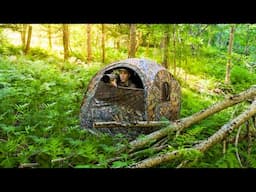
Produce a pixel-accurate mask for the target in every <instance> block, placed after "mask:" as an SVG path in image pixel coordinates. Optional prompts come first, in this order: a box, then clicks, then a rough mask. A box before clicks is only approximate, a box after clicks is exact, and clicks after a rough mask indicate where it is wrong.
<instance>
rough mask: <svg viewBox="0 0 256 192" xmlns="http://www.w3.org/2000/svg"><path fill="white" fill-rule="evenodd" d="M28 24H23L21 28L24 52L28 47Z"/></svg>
mask: <svg viewBox="0 0 256 192" xmlns="http://www.w3.org/2000/svg"><path fill="white" fill-rule="evenodd" d="M27 27H28V25H27V24H22V28H21V44H22V50H23V51H24V50H25V47H26V34H27Z"/></svg>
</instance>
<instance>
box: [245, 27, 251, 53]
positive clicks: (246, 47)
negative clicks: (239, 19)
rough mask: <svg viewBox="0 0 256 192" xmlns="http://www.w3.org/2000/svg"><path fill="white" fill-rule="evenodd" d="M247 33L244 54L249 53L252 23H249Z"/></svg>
mask: <svg viewBox="0 0 256 192" xmlns="http://www.w3.org/2000/svg"><path fill="white" fill-rule="evenodd" d="M247 27H248V28H247V34H246V41H245V48H244V55H249V40H250V25H249V24H248V25H247Z"/></svg>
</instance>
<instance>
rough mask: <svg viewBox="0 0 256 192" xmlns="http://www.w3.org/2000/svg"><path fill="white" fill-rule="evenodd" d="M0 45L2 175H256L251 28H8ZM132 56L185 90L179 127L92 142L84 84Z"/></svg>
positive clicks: (0, 34)
mask: <svg viewBox="0 0 256 192" xmlns="http://www.w3.org/2000/svg"><path fill="white" fill-rule="evenodd" d="M0 44H1V46H0V167H2V168H255V167H256V140H255V139H256V102H255V101H254V97H255V96H256V86H255V82H256V73H255V70H256V25H255V24H237V23H236V24H232V23H230V24H199V23H198V24H196V23H195V24H181V23H177V24H143V23H136V24H123V23H121V24H105V23H103V24H92V23H90V24H87V23H86V24H6V23H5V24H0ZM128 58H140V59H148V60H151V61H154V62H156V63H158V64H160V65H161V66H163V67H165V68H166V69H167V70H168V71H169V72H170V73H171V74H172V75H173V77H174V78H175V79H176V80H177V81H178V82H179V84H180V87H181V106H180V115H179V119H178V120H175V121H170V122H169V123H168V124H167V125H162V127H161V128H159V129H158V130H157V131H155V132H153V133H151V134H148V135H144V134H141V135H139V136H138V137H137V138H136V139H134V140H132V141H130V140H128V139H127V138H126V137H125V135H123V134H122V133H120V134H117V135H115V136H111V135H109V134H106V133H102V134H92V133H91V132H90V131H88V129H84V128H82V127H81V124H80V116H79V115H80V112H81V104H82V100H83V98H84V96H85V92H86V90H87V89H88V84H89V83H90V81H91V79H92V78H93V77H94V76H95V75H96V74H97V72H98V71H100V70H101V69H103V68H104V67H106V66H108V65H109V64H111V63H114V62H117V61H120V60H125V59H128ZM162 120H163V121H165V120H166V119H165V117H163V118H162Z"/></svg>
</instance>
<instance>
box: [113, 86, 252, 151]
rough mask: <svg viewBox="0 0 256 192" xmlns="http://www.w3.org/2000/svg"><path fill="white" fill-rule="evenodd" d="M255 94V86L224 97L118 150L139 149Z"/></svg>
mask: <svg viewBox="0 0 256 192" xmlns="http://www.w3.org/2000/svg"><path fill="white" fill-rule="evenodd" d="M255 96H256V86H255V87H251V88H250V89H248V90H246V91H243V92H241V93H239V94H237V95H233V96H230V97H229V98H227V99H225V100H224V101H221V102H218V103H215V104H213V105H212V106H211V107H209V108H207V109H203V110H201V111H200V112H198V113H195V114H194V115H191V116H189V117H185V118H183V119H180V120H176V121H174V122H173V123H172V124H171V125H169V126H167V127H166V128H162V129H159V130H157V131H155V132H153V133H151V134H149V135H146V136H145V137H144V138H143V140H141V139H137V140H134V141H131V142H130V143H129V148H127V147H124V148H121V149H120V150H119V151H118V152H123V151H125V150H127V149H128V151H129V152H131V151H135V150H137V149H140V148H142V147H144V146H146V145H147V144H149V143H151V142H152V141H154V140H155V141H157V140H159V139H161V138H163V137H165V136H167V135H168V134H169V133H171V132H173V131H183V130H184V129H186V128H188V127H190V126H191V125H193V124H195V123H198V122H200V121H201V120H203V119H205V118H207V117H209V116H210V115H213V114H215V113H217V112H219V111H222V110H223V109H226V108H228V107H231V106H233V105H235V104H238V103H240V102H242V101H246V100H248V99H251V98H253V97H255Z"/></svg>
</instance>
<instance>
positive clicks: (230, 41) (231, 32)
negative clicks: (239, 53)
mask: <svg viewBox="0 0 256 192" xmlns="http://www.w3.org/2000/svg"><path fill="white" fill-rule="evenodd" d="M234 32H235V26H234V25H231V28H230V35H229V44H228V61H227V65H226V77H225V84H230V72H231V55H232V48H233V41H234Z"/></svg>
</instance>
